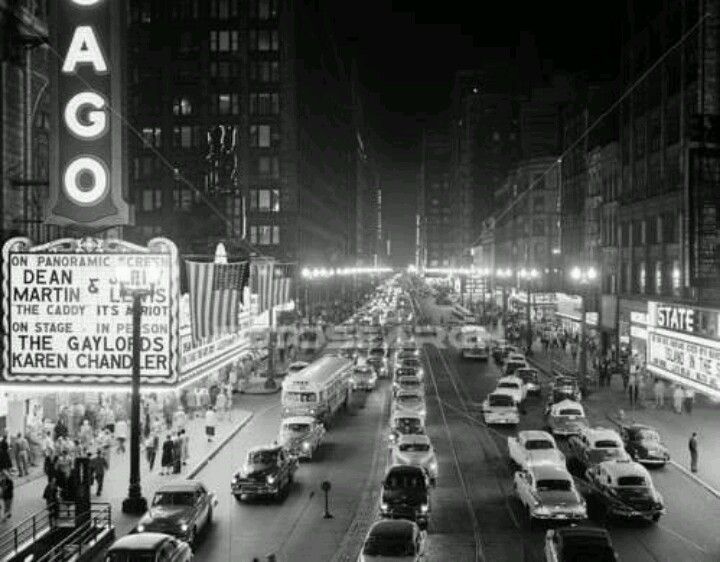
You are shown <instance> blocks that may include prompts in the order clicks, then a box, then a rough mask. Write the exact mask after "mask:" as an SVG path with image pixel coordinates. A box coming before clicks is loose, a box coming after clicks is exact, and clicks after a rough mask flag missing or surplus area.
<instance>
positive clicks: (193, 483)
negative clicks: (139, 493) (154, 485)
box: [156, 480, 203, 492]
mask: <svg viewBox="0 0 720 562" xmlns="http://www.w3.org/2000/svg"><path fill="white" fill-rule="evenodd" d="M200 486H203V484H202V482H198V481H197V480H178V481H176V482H173V483H170V484H164V485H162V486H160V487H159V488H158V489H157V490H156V492H194V491H196V490H198V489H199V488H200Z"/></svg>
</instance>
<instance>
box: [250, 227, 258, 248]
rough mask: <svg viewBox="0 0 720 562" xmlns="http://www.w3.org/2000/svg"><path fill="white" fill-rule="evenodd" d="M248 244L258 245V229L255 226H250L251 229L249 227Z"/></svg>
mask: <svg viewBox="0 0 720 562" xmlns="http://www.w3.org/2000/svg"><path fill="white" fill-rule="evenodd" d="M250 243H251V244H257V243H258V229H257V226H251V227H250Z"/></svg>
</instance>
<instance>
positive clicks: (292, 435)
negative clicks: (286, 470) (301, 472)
mask: <svg viewBox="0 0 720 562" xmlns="http://www.w3.org/2000/svg"><path fill="white" fill-rule="evenodd" d="M325 433H326V430H325V426H324V425H323V424H322V423H320V421H319V420H318V419H317V418H314V417H312V416H293V417H290V418H285V419H283V420H282V422H281V423H280V431H279V435H278V443H280V444H281V445H282V446H284V447H285V449H287V451H288V452H289V453H290V454H292V455H295V456H296V457H298V458H299V459H311V458H312V457H313V455H314V454H315V451H317V450H318V448H319V447H320V445H321V444H322V441H323V439H324V437H325Z"/></svg>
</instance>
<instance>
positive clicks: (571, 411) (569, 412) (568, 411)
mask: <svg viewBox="0 0 720 562" xmlns="http://www.w3.org/2000/svg"><path fill="white" fill-rule="evenodd" d="M558 415H559V416H582V415H583V413H582V412H581V411H580V410H578V409H576V408H563V409H562V410H560V411H559V412H558Z"/></svg>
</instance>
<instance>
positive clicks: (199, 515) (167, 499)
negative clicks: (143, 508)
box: [136, 480, 218, 547]
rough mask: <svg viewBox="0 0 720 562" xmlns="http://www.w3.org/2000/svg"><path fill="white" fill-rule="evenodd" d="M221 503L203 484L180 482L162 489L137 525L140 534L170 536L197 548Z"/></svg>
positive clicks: (189, 481)
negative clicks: (197, 543) (198, 540)
mask: <svg viewBox="0 0 720 562" xmlns="http://www.w3.org/2000/svg"><path fill="white" fill-rule="evenodd" d="M217 504H218V501H217V498H216V497H215V493H214V492H209V491H208V489H207V488H206V487H205V485H204V484H203V483H202V482H198V481H196V480H180V481H177V482H174V483H172V484H165V485H164V486H161V487H160V488H159V489H158V490H157V491H156V492H155V495H154V496H153V499H152V501H151V502H150V507H148V510H147V512H146V513H145V515H143V516H142V517H141V518H140V521H139V522H138V524H137V527H136V529H137V531H138V533H145V532H161V533H169V534H171V535H173V536H175V537H177V538H178V539H181V540H183V541H185V542H187V543H188V544H189V545H191V546H193V547H194V546H195V541H196V540H197V538H198V536H200V534H201V533H202V532H203V531H205V530H206V528H207V527H208V526H210V525H212V521H213V510H214V508H215V507H217Z"/></svg>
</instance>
